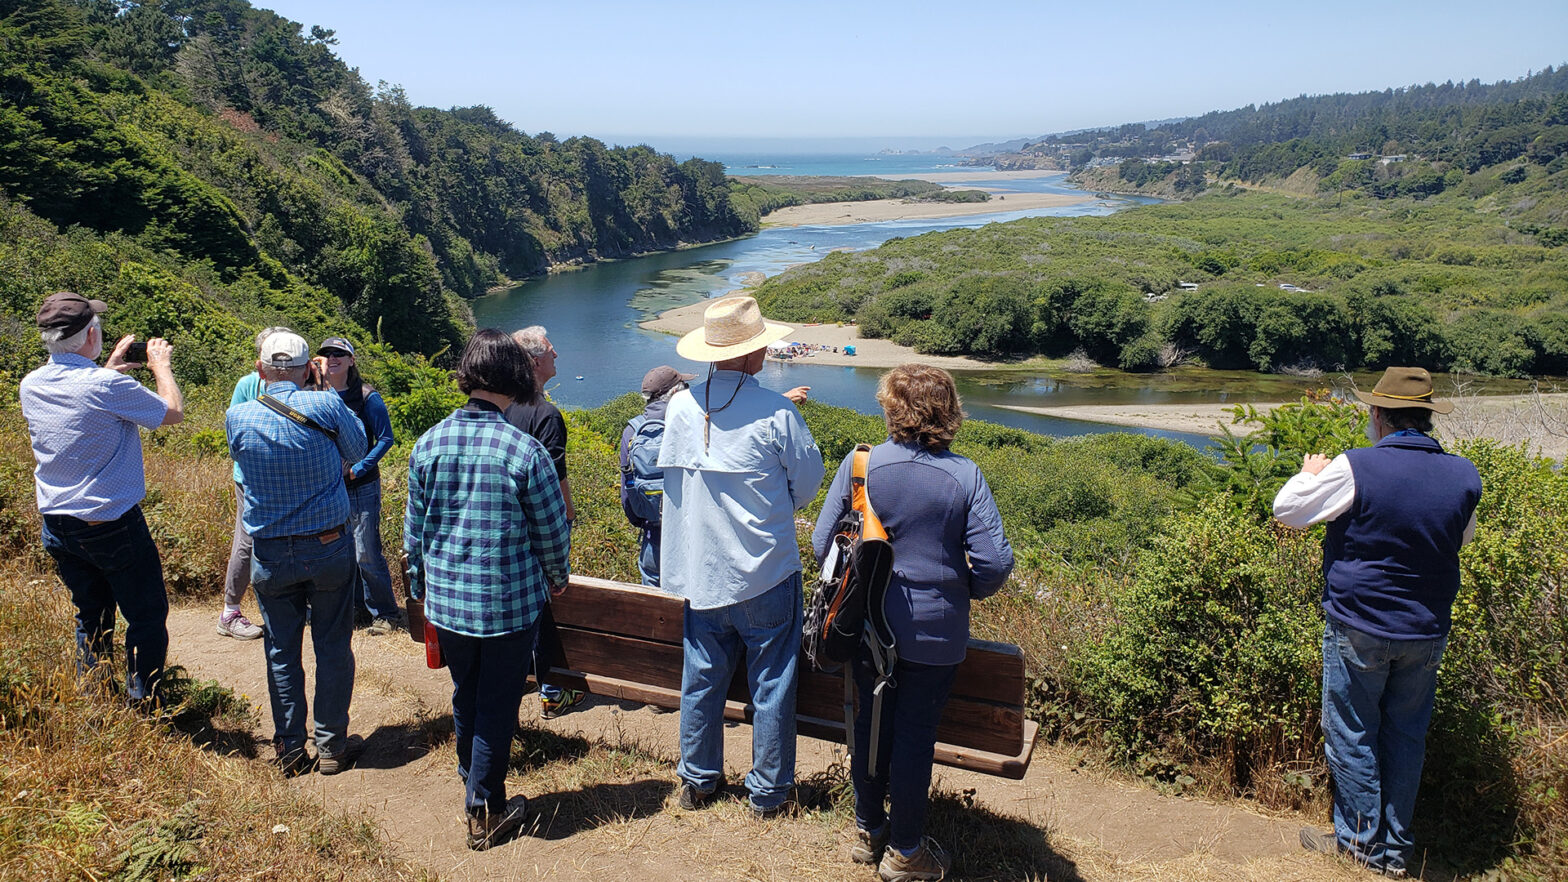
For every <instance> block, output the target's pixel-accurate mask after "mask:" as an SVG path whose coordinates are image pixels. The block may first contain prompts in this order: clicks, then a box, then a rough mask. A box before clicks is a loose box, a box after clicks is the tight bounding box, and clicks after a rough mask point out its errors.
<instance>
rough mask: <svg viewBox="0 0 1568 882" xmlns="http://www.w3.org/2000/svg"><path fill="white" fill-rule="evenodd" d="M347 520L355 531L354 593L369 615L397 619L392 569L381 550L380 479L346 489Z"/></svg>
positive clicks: (397, 611) (399, 610)
mask: <svg viewBox="0 0 1568 882" xmlns="http://www.w3.org/2000/svg"><path fill="white" fill-rule="evenodd" d="M348 523H349V527H350V528H351V529H352V530H353V531H354V563H355V565H356V573H355V578H354V596H355V598H356V600H357V602H358V604H359V605H360V606H363V607H364V608H365V609H366V610H367V611H369V613H370V616H371V618H376V619H391V620H392V621H397V619H398V617H399V616H400V615H402V610H401V608H399V606H398V603H397V597H396V596H395V595H393V593H392V571H391V569H389V568H388V567H387V557H386V554H385V553H384V552H383V551H382V550H381V482H380V481H371V482H370V483H369V484H363V485H361V486H359V487H355V488H353V489H352V490H349V491H348Z"/></svg>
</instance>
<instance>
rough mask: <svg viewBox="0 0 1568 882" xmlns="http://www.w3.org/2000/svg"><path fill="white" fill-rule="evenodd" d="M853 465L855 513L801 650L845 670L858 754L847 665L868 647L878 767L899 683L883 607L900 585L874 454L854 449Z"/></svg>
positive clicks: (825, 572)
mask: <svg viewBox="0 0 1568 882" xmlns="http://www.w3.org/2000/svg"><path fill="white" fill-rule="evenodd" d="M852 456H853V459H852V460H851V461H850V484H849V503H850V504H849V508H848V510H847V511H845V512H844V516H843V517H841V518H839V521H838V524H836V525H835V526H834V529H833V543H832V544H831V545H830V546H828V553H827V555H826V556H825V557H824V558H823V559H822V575H821V577H820V579H819V580H818V582H817V587H816V591H815V592H814V593H813V594H812V597H811V604H810V605H809V606H808V607H807V609H806V622H805V633H804V634H802V635H801V644H802V646H803V648H804V649H805V652H806V657H807V659H809V660H810V662H811V666H812V667H814V668H816V669H817V670H819V671H835V670H838V669H839V668H840V667H844V738H845V741H846V742H847V743H848V745H849V749H850V750H851V751H853V750H854V748H855V737H854V736H855V720H854V677H853V676H851V672H850V670H849V668H848V667H847V666H845V665H846V664H847V663H848V662H849V661H850V660H851V659H853V658H854V657H855V652H856V650H857V649H859V647H860V644H861V643H862V642H864V643H865V644H866V646H867V648H869V649H870V651H871V661H872V664H873V665H874V666H875V667H876V670H877V687H876V689H875V690H874V694H873V695H871V696H862V700H869V701H871V702H872V710H871V730H872V733H873V734H872V738H871V749H870V756H869V757H868V760H869V762H870V763H871V768H876V762H877V741H878V740H879V739H878V738H877V737H876V734H875V733H876V732H879V731H881V728H882V693H883V689H882V686H883V685H884V684H886V683H889V682H891V681H892V679H893V666H894V665H895V664H896V663H897V662H898V647H897V645H896V641H895V640H894V638H893V631H892V628H891V627H890V626H889V625H888V622H887V612H886V609H885V607H884V604H883V600H884V599H885V597H886V595H887V586H888V583H889V582H890V581H891V580H892V578H893V544H892V542H890V541H889V539H888V535H887V530H886V529H884V528H883V526H882V520H881V518H878V517H877V513H876V510H875V509H873V508H872V507H871V497H870V496H869V495H868V494H867V492H866V473H867V472H868V471H869V469H870V463H871V447H870V445H867V444H860V445H857V446H856V447H855V452H854V453H853V454H852Z"/></svg>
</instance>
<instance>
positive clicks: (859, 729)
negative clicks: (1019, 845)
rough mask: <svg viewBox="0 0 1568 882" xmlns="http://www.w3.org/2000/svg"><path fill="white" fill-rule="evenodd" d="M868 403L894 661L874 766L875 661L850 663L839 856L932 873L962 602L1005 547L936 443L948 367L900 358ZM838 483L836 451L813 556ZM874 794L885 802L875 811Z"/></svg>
mask: <svg viewBox="0 0 1568 882" xmlns="http://www.w3.org/2000/svg"><path fill="white" fill-rule="evenodd" d="M877 402H878V403H880V404H881V405H882V412H883V415H884V416H885V417H886V420H887V430H888V439H887V440H886V441H884V442H883V443H881V444H879V445H877V446H876V447H874V448H872V451H871V462H870V465H869V469H868V473H867V477H866V492H867V494H868V496H869V497H870V499H871V504H872V506H873V507H874V508H875V509H876V512H877V514H878V515H879V516H880V517H881V519H882V524H883V526H884V527H886V528H887V532H888V536H889V537H890V539H891V540H892V543H893V551H894V558H895V560H896V566H895V568H894V573H893V578H892V581H891V582H890V583H889V585H888V589H887V595H886V598H885V602H884V609H885V611H886V613H887V620H888V623H889V625H890V626H891V628H892V631H893V636H894V638H895V639H896V641H897V649H898V662H897V665H896V667H895V668H894V670H893V684H892V688H890V689H884V693H883V694H884V698H883V701H882V721H883V725H882V731H881V732H880V733H878V738H879V740H878V747H877V768H876V769H868V768H867V767H866V765H867V763H866V758H867V754H868V753H869V750H870V744H871V701H870V696H871V690H872V687H873V684H874V681H875V679H876V670H875V668H874V667H873V665H872V661H871V657H870V653H869V650H867V649H866V648H865V647H864V646H862V647H861V649H860V653H859V654H858V655H857V656H856V658H855V660H854V675H855V683H856V687H857V689H858V691H859V695H860V696H861V700H860V701H859V707H858V709H857V711H856V716H855V749H854V753H853V755H852V756H851V759H850V774H851V777H852V779H853V782H854V785H855V826H856V828H857V830H858V833H859V840H858V842H857V843H856V845H855V847H854V849H853V851H851V853H850V856H851V857H852V858H853V859H854V860H856V861H857V862H859V863H866V864H872V863H880V867H879V873H880V875H881V877H882V879H884V880H887V882H902V880H910V879H940V878H942V877H943V875H944V874H945V873H946V872H947V869H948V866H949V858H948V856H947V853H946V852H945V851H944V850H943V849H942V847H941V846H940V845H938V844H937V843H936V842H935V841H933V840H932V839H931V838H930V837H928V836H926V835H925V822H926V804H927V800H928V795H929V791H930V788H931V764H932V760H933V757H934V755H935V746H936V727H937V721H938V720H939V719H940V718H941V716H942V707H943V706H944V705H945V704H946V703H947V695H948V690H949V689H950V688H951V687H952V685H953V675H954V673H955V672H956V671H957V670H958V664H959V662H962V661H963V660H964V653H965V650H966V648H967V646H968V642H969V603H970V601H971V600H978V599H980V598H984V597H989V596H990V595H992V594H994V593H996V591H997V589H999V588H1001V587H1002V583H1003V582H1005V581H1006V579H1007V574H1008V573H1009V572H1010V571H1011V570H1012V568H1013V551H1012V548H1011V547H1010V546H1009V545H1008V544H1007V537H1006V536H1004V535H1003V533H1002V518H1001V515H1000V514H998V512H997V510H996V501H995V500H994V499H992V497H991V488H990V487H988V486H986V483H985V478H984V477H982V476H981V474H980V469H979V468H978V467H977V466H976V465H975V464H974V463H973V462H971V461H970V460H968V459H965V458H964V457H962V456H959V455H958V454H956V453H953V452H951V451H950V450H948V446H949V445H950V444H952V442H953V436H954V435H955V434H956V433H957V432H958V427H959V426H960V425H961V424H962V423H963V421H964V414H963V411H962V410H961V409H960V404H959V400H958V390H957V389H956V388H955V387H954V385H953V377H952V375H951V374H949V373H948V372H947V371H944V370H941V369H939V368H934V367H929V366H926V365H919V364H906V365H902V366H900V367H898V368H895V369H893V370H892V371H889V372H888V373H887V374H885V375H883V377H882V382H881V383H880V384H879V385H878V387H877ZM849 481H850V459H849V458H848V457H846V458H845V460H844V462H843V464H841V465H840V466H839V469H838V474H837V475H835V476H834V478H833V485H832V487H831V488H830V489H829V490H828V495H827V501H826V502H825V503H824V504H823V506H822V514H821V516H820V517H818V519H817V526H816V530H815V532H814V533H813V534H812V547H813V548H814V549H815V551H816V554H817V560H818V561H821V560H822V558H823V557H824V556H825V555H826V554H827V550H828V546H829V544H830V543H831V541H832V538H833V528H834V525H836V524H837V523H838V520H839V518H840V517H841V516H842V515H843V514H844V512H845V511H846V510H847V509H848V508H849V498H848V497H849ZM885 798H890V799H891V811H886V810H884V808H883V801H884V799H885Z"/></svg>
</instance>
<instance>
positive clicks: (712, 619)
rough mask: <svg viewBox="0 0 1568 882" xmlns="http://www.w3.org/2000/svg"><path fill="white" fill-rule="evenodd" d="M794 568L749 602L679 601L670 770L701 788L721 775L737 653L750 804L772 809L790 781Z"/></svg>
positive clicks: (797, 616)
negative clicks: (680, 663) (677, 691)
mask: <svg viewBox="0 0 1568 882" xmlns="http://www.w3.org/2000/svg"><path fill="white" fill-rule="evenodd" d="M801 618H802V611H801V596H800V573H795V574H794V575H792V576H790V577H789V578H787V579H785V580H784V581H782V582H780V583H779V584H777V585H775V586H774V587H772V588H770V589H768V591H767V592H766V593H764V594H761V595H759V596H757V597H754V598H752V599H751V600H746V601H742V602H740V603H735V604H731V605H729V606H721V607H717V608H715V609H700V610H699V609H692V608H691V605H690V604H687V606H686V612H685V617H684V625H685V634H684V637H683V641H682V642H683V643H684V644H685V664H684V667H683V669H682V671H681V761H680V764H679V765H678V766H677V767H676V773H677V774H679V775H680V776H681V779H682V780H684V781H687V782H689V783H691V784H692V785H693V786H695V787H696V788H697V789H698V790H700V791H702V792H703V793H711V792H713V789H714V788H716V787H718V785H719V780H720V779H721V778H722V777H723V776H724V696H725V693H726V692H728V691H729V685H730V678H731V676H733V675H734V673H735V665H736V664H737V663H738V662H739V661H740V658H741V656H742V654H744V655H745V659H746V672H747V675H748V678H749V680H750V683H749V684H748V685H750V687H751V704H752V708H753V715H752V729H751V772H750V773H749V774H747V775H746V789H747V790H749V791H751V804H752V805H753V806H755V807H756V808H759V809H770V808H775V807H777V806H779V805H781V804H783V802H784V801H785V800H786V799H788V798H789V790H790V787H791V786H793V785H794V783H795V677H796V664H795V660H796V658H797V657H798V656H799V652H800V628H801Z"/></svg>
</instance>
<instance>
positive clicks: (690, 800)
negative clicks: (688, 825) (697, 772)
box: [680, 779, 724, 812]
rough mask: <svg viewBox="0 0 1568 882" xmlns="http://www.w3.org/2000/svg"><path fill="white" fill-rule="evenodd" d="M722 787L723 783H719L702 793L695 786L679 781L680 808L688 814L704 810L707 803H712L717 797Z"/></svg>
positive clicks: (688, 782)
mask: <svg viewBox="0 0 1568 882" xmlns="http://www.w3.org/2000/svg"><path fill="white" fill-rule="evenodd" d="M723 786H724V782H723V781H720V782H719V783H718V784H716V785H714V787H713V789H712V790H709V791H708V792H706V793H704V792H703V791H701V790H698V789H697V785H696V784H693V783H691V782H690V781H686V780H684V779H683V780H682V781H681V797H680V807H681V808H683V809H685V810H686V811H689V812H694V811H696V810H698V809H700V808H705V807H706V806H707V805H708V803H710V802H712V801H713V799H714V797H716V796H718V795H719V790H720V788H722V787H723Z"/></svg>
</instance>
